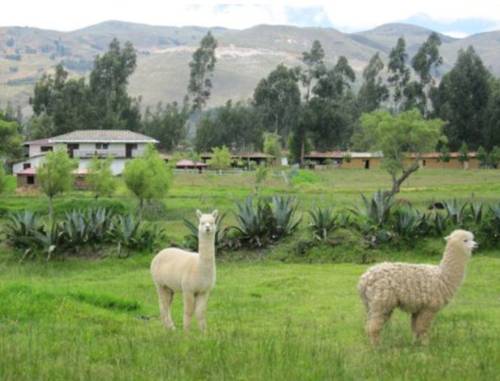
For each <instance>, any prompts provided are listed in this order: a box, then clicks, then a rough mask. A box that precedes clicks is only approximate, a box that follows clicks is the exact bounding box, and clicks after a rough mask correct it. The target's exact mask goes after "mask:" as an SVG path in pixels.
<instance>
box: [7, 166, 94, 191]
mask: <svg viewBox="0 0 500 381" xmlns="http://www.w3.org/2000/svg"><path fill="white" fill-rule="evenodd" d="M36 170H37V168H26V169H23V170H22V171H19V172H18V173H17V174H16V181H17V188H24V189H30V188H37V187H38V178H37V174H36ZM87 174H88V170H87V169H86V168H77V169H75V170H74V171H73V175H74V176H75V180H74V186H75V188H76V189H88V184H87Z"/></svg>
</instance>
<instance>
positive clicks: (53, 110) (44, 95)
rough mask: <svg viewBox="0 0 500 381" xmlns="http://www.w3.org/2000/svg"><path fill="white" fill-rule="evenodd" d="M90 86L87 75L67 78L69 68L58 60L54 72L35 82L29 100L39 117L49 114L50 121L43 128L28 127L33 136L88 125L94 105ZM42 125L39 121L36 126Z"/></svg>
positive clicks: (90, 122) (62, 131)
mask: <svg viewBox="0 0 500 381" xmlns="http://www.w3.org/2000/svg"><path fill="white" fill-rule="evenodd" d="M90 99H91V98H90V97H89V91H88V87H87V85H86V84H85V80H84V78H80V79H68V72H67V71H66V70H64V67H63V66H62V65H61V64H59V65H57V66H56V68H55V73H54V74H53V75H51V74H49V75H44V76H42V78H41V79H40V80H39V81H38V82H37V83H36V85H35V89H34V93H33V97H31V98H30V103H31V105H32V107H33V113H34V115H35V117H36V118H41V119H45V120H44V121H45V122H47V121H48V119H47V118H46V117H49V118H50V124H47V123H44V124H43V127H44V129H43V130H35V131H29V134H30V135H31V136H37V137H47V136H50V135H43V133H44V132H47V133H49V134H51V135H58V134H63V133H66V132H69V131H73V130H77V129H86V128H89V127H88V125H89V124H93V119H92V120H91V106H90ZM33 127H35V128H37V127H41V126H39V125H36V126H33Z"/></svg>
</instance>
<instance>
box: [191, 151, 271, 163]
mask: <svg viewBox="0 0 500 381" xmlns="http://www.w3.org/2000/svg"><path fill="white" fill-rule="evenodd" d="M212 156H213V153H211V152H205V153H202V154H200V158H201V160H202V161H203V162H204V163H208V162H209V161H210V159H212ZM272 160H274V156H272V155H268V154H267V153H263V152H241V153H233V154H231V166H232V167H238V166H239V167H242V166H243V167H249V166H250V165H260V164H266V163H269V162H271V161H272ZM251 163H252V164H251Z"/></svg>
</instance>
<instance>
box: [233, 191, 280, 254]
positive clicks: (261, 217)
mask: <svg viewBox="0 0 500 381" xmlns="http://www.w3.org/2000/svg"><path fill="white" fill-rule="evenodd" d="M236 208H237V212H236V220H237V222H238V226H234V227H233V228H234V229H236V230H237V231H238V232H239V238H240V239H241V240H242V241H243V242H245V243H246V244H247V245H249V246H256V247H262V246H265V245H266V244H267V243H268V240H269V239H270V227H271V226H272V225H273V216H272V210H271V206H270V205H269V203H268V202H265V201H263V200H258V201H257V202H256V203H255V205H254V200H253V198H252V197H247V198H246V199H245V201H243V202H239V203H237V204H236Z"/></svg>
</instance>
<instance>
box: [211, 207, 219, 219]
mask: <svg viewBox="0 0 500 381" xmlns="http://www.w3.org/2000/svg"><path fill="white" fill-rule="evenodd" d="M218 215H219V211H218V210H217V209H215V210H214V211H213V212H212V217H213V218H217V216H218Z"/></svg>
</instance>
